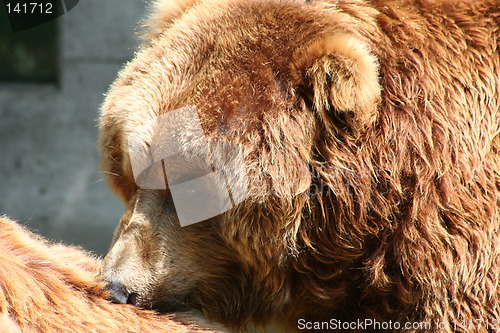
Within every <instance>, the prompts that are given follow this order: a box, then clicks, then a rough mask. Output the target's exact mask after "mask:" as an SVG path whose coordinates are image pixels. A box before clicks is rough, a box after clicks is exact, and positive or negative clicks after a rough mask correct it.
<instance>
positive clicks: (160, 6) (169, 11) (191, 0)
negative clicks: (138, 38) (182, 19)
mask: <svg viewBox="0 0 500 333" xmlns="http://www.w3.org/2000/svg"><path fill="white" fill-rule="evenodd" d="M197 2H199V0H156V1H155V2H153V4H152V6H151V9H150V14H149V15H148V17H147V18H146V20H145V21H144V27H145V31H144V32H143V34H142V37H143V39H145V40H149V39H153V38H155V37H157V36H159V35H160V34H161V33H162V32H163V31H164V30H165V28H167V27H168V26H169V25H170V24H171V23H172V21H173V20H175V19H176V18H178V17H179V16H181V15H182V14H183V13H184V12H185V11H186V10H187V9H188V8H189V7H191V6H192V5H194V4H195V3H197Z"/></svg>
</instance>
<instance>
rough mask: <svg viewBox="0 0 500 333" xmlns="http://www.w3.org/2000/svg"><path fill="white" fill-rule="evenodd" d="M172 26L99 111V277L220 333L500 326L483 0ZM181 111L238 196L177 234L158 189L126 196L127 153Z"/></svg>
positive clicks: (185, 21) (499, 76) (499, 18)
mask: <svg viewBox="0 0 500 333" xmlns="http://www.w3.org/2000/svg"><path fill="white" fill-rule="evenodd" d="M162 3H163V4H168V1H166V2H162ZM186 7H188V6H186ZM177 15H179V16H177V17H176V18H175V19H174V20H173V21H169V22H168V24H167V23H166V24H165V25H163V26H162V25H159V24H157V23H155V24H152V25H151V26H153V30H152V31H150V34H152V35H154V36H157V37H155V38H154V39H152V40H148V41H146V43H145V45H144V46H143V48H142V49H141V51H140V52H139V53H138V55H137V57H136V59H135V60H134V61H132V62H131V63H130V64H129V65H128V66H127V67H126V68H125V69H124V71H123V72H122V73H121V74H120V77H119V78H118V79H117V81H116V82H115V84H114V86H113V87H112V88H111V90H110V92H109V94H108V96H107V99H106V101H105V103H104V105H103V112H102V117H101V125H100V131H101V137H100V147H101V152H102V166H103V169H104V170H105V171H106V172H107V173H108V174H109V177H108V180H109V182H110V184H111V187H112V188H113V189H114V190H115V191H116V193H117V194H118V195H119V196H120V197H121V198H122V199H123V200H124V202H125V204H126V205H127V211H126V213H125V215H124V217H123V219H122V221H121V223H120V225H119V227H118V228H117V231H116V234H115V239H114V246H113V247H112V248H111V250H110V252H109V254H108V256H107V258H106V260H105V262H104V266H103V271H104V274H105V277H106V279H108V280H110V281H119V282H120V283H121V284H123V285H124V286H125V288H126V289H127V290H129V291H133V292H137V293H139V295H140V297H139V299H138V305H140V306H145V307H154V308H159V309H167V310H168V309H175V308H177V307H178V306H179V305H184V306H186V305H187V306H191V307H198V308H202V309H204V310H205V311H206V312H207V314H209V315H210V316H211V317H212V318H215V319H217V320H220V321H222V322H224V323H226V324H228V325H231V326H233V327H235V328H240V327H244V326H245V325H246V324H248V323H249V322H254V323H256V324H258V325H263V326H265V325H268V324H270V323H277V325H279V326H280V327H281V328H283V330H285V331H289V330H295V329H297V320H298V319H300V318H304V319H306V320H318V321H325V320H326V321H328V320H329V319H331V318H336V319H339V320H343V321H351V320H356V319H365V318H370V319H376V320H379V321H389V320H392V321H393V322H394V321H398V322H401V323H404V322H413V321H429V322H432V323H436V322H444V323H446V325H448V326H447V327H445V328H444V329H442V330H439V331H440V332H470V331H471V330H470V327H469V328H462V327H460V326H458V327H456V328H454V326H453V325H454V323H455V322H458V321H466V322H469V321H471V320H474V319H477V320H485V321H490V322H492V321H494V320H497V319H499V318H500V295H499V294H498V291H497V290H498V289H499V288H498V284H499V279H500V266H499V264H500V239H499V237H500V236H499V232H500V230H499V227H500V214H499V213H500V171H499V170H500V155H499V153H500V134H499V133H500V120H499V119H500V114H499V112H500V97H499V96H500V52H499V48H500V28H499V25H500V2H499V1H498V0H479V1H472V0H471V1H467V0H464V1H453V0H450V1H439V0H410V1H402V0H401V1H399V0H385V1H384V0H380V1H375V0H373V1H368V0H367V1H364V0H331V1H300V0H282V1H280V0H266V1H264V0H255V1H244V0H220V1H216V0H206V1H200V2H197V3H195V4H194V5H191V2H190V6H189V8H188V9H187V10H186V11H185V12H184V13H182V14H177ZM156 17H159V16H156ZM169 20H171V19H170V18H169ZM190 104H195V105H196V106H197V108H198V111H199V115H200V118H201V120H202V123H203V127H204V130H205V132H206V134H207V136H208V137H210V138H211V139H214V140H220V139H222V140H225V141H229V142H233V143H236V144H239V145H240V146H241V147H242V148H243V152H244V158H245V166H246V168H247V177H248V180H249V185H250V189H251V190H250V195H249V197H248V198H247V199H246V200H245V201H244V203H242V204H241V205H239V206H238V207H236V208H235V209H232V210H230V211H228V212H226V213H224V214H223V215H221V216H219V217H217V218H213V219H211V220H208V221H204V222H202V223H199V224H196V225H192V226H188V227H185V228H181V227H180V226H179V225H178V221H177V218H176V216H175V214H174V208H173V204H172V201H171V198H170V196H169V193H168V190H167V191H148V190H143V189H139V188H138V187H137V186H136V185H135V182H134V179H133V177H132V172H131V168H130V160H129V156H128V153H127V150H126V145H127V139H128V138H129V136H130V135H131V133H133V132H134V131H137V130H139V131H140V133H142V136H143V138H142V139H143V141H144V144H145V145H147V144H149V143H150V140H151V135H150V134H148V133H150V132H151V131H150V129H149V128H148V127H147V125H145V124H146V122H147V121H148V120H151V119H153V118H154V117H155V116H157V115H159V114H162V113H165V112H168V111H170V110H173V109H176V108H179V107H182V106H186V105H190ZM185 135H186V138H189V133H185ZM179 140H184V139H183V138H179ZM183 142H184V146H183V148H184V149H185V154H186V155H188V154H189V152H190V151H192V150H193V149H196V148H195V146H194V144H192V142H190V140H185V141H183ZM130 244H133V245H130ZM491 330H492V329H491V327H490V329H487V328H486V325H485V324H483V325H478V326H477V327H476V328H475V329H473V330H472V331H477V332H487V331H491ZM415 331H417V330H415ZM437 331H438V329H437V328H436V327H435V326H433V328H432V329H430V330H429V332H437ZM408 332H412V330H408Z"/></svg>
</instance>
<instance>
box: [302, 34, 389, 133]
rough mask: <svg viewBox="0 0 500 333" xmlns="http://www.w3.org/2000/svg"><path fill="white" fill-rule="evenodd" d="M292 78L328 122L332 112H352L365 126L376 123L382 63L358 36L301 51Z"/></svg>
mask: <svg viewBox="0 0 500 333" xmlns="http://www.w3.org/2000/svg"><path fill="white" fill-rule="evenodd" d="M292 75H294V77H295V81H296V84H297V85H298V87H300V89H303V90H304V92H305V95H306V96H304V97H306V98H310V99H311V102H312V103H313V106H314V108H315V110H316V111H317V112H319V114H320V116H321V117H322V118H323V120H324V121H327V119H330V118H331V116H329V115H328V114H327V112H332V111H336V112H339V113H342V112H345V113H351V114H352V115H353V116H354V121H355V123H356V125H358V126H361V127H364V126H366V125H369V124H371V123H372V122H373V121H374V120H375V118H376V115H377V107H378V103H379V101H380V93H381V88H380V85H379V72H378V61H377V59H376V58H375V56H373V55H372V54H371V53H370V51H369V50H368V47H367V46H366V45H365V44H364V43H363V42H361V41H360V40H359V39H357V38H356V37H354V36H352V35H348V34H341V33H338V34H335V35H333V36H328V37H325V38H323V39H320V40H315V41H312V42H311V43H309V44H306V45H305V46H303V47H301V48H299V49H297V50H296V51H295V53H294V55H293V62H292Z"/></svg>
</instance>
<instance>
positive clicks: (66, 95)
mask: <svg viewBox="0 0 500 333" xmlns="http://www.w3.org/2000/svg"><path fill="white" fill-rule="evenodd" d="M1 7H2V8H0V215H7V216H9V217H11V218H12V219H15V220H17V221H19V222H21V223H23V224H25V225H27V226H28V227H29V228H30V229H31V230H33V231H35V232H37V233H40V234H42V235H44V236H46V237H48V238H50V239H52V240H57V241H64V242H65V243H70V244H76V245H81V246H83V247H85V248H86V249H89V250H91V251H93V252H95V253H97V254H99V255H103V254H105V253H106V251H107V249H108V246H109V244H110V241H111V237H112V233H113V230H114V228H115V226H116V225H117V223H118V221H119V219H120V216H121V214H122V212H123V205H122V204H121V202H120V201H119V200H118V199H117V198H116V197H115V196H114V195H113V194H112V193H111V192H110V191H109V189H108V187H107V185H106V182H105V181H104V180H103V179H104V177H103V174H101V173H100V172H99V156H98V152H97V118H98V115H99V106H100V104H101V103H102V101H103V98H104V94H105V93H106V91H107V89H108V86H109V85H110V84H111V82H112V81H113V79H114V78H115V77H116V75H117V73H118V71H119V70H120V68H121V67H122V66H123V65H124V63H125V62H127V61H128V60H130V59H131V58H132V56H133V53H134V50H135V48H136V47H137V45H138V38H137V37H136V36H137V34H136V31H137V27H138V26H139V25H138V22H139V20H140V19H141V18H142V17H143V15H144V13H145V8H146V4H145V3H144V2H141V1H139V0H106V1H102V0H83V1H80V2H79V3H78V4H77V5H76V6H75V7H74V8H73V9H72V10H70V11H69V12H68V13H66V14H65V15H63V16H61V17H59V18H58V19H56V20H55V21H52V22H50V23H45V24H43V25H40V26H37V27H35V28H31V29H28V30H24V31H21V32H16V33H13V32H12V31H11V29H10V26H9V23H8V18H7V15H6V8H4V6H3V5H2V6H1Z"/></svg>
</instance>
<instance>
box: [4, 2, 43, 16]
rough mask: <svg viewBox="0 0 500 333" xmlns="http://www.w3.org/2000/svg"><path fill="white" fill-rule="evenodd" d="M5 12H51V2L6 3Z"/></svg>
mask: <svg viewBox="0 0 500 333" xmlns="http://www.w3.org/2000/svg"><path fill="white" fill-rule="evenodd" d="M6 7H7V13H9V14H52V3H50V2H46V3H38V2H28V3H26V2H25V3H19V2H18V3H7V4H6Z"/></svg>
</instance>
